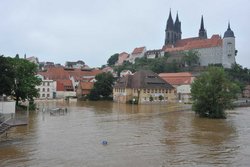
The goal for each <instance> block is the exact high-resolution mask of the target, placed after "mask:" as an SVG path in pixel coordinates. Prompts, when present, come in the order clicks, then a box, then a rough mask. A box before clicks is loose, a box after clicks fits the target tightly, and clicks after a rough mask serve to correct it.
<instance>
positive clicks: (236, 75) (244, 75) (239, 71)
mask: <svg viewBox="0 0 250 167" xmlns="http://www.w3.org/2000/svg"><path fill="white" fill-rule="evenodd" d="M226 72H227V73H228V75H229V76H230V79H231V80H233V81H235V82H236V83H237V84H238V85H239V86H240V89H241V91H243V90H244V88H245V85H247V84H250V69H247V68H243V67H242V66H241V65H239V64H236V63H235V64H234V65H232V67H231V68H230V69H226Z"/></svg>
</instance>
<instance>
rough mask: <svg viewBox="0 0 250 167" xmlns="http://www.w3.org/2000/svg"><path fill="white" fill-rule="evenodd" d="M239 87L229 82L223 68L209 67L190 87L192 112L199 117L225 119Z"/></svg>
mask: <svg viewBox="0 0 250 167" xmlns="http://www.w3.org/2000/svg"><path fill="white" fill-rule="evenodd" d="M238 91H239V87H238V86H237V85H236V84H235V83H233V82H231V81H230V80H229V78H228V76H227V75H226V73H225V72H224V69H223V68H219V67H210V68H208V71H206V72H204V73H202V74H201V75H200V76H199V77H197V79H196V80H195V81H194V83H193V84H192V85H191V95H192V98H193V106H192V108H193V110H194V111H195V112H196V113H197V114H198V115H199V116H200V117H209V118H226V114H225V109H228V108H231V107H232V100H233V99H236V98H237V96H236V94H237V92H238Z"/></svg>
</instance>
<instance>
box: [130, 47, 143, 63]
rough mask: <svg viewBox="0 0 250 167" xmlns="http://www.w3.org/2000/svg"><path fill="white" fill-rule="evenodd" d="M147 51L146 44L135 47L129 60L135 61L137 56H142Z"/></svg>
mask: <svg viewBox="0 0 250 167" xmlns="http://www.w3.org/2000/svg"><path fill="white" fill-rule="evenodd" d="M146 51H147V50H146V47H145V46H144V47H139V48H135V49H134V50H133V52H132V53H131V54H130V55H129V57H128V59H127V60H128V61H129V62H130V63H135V59H136V58H142V57H143V56H144V54H145V52H146Z"/></svg>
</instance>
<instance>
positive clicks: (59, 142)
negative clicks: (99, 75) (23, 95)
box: [0, 102, 250, 167]
mask: <svg viewBox="0 0 250 167" xmlns="http://www.w3.org/2000/svg"><path fill="white" fill-rule="evenodd" d="M62 106H67V108H68V113H67V114H65V115H62V114H61V115H50V113H49V112H48V111H45V112H42V108H46V109H47V108H48V109H52V108H55V107H62ZM39 107H40V111H39V112H33V113H30V122H29V125H28V126H22V127H15V128H12V129H11V130H10V131H9V133H8V137H7V138H5V137H2V138H1V140H0V166H1V167H30V166H31V167H33V166H34V167H82V166H90V167H96V166H104V167H106V166H108V167H163V166H180V167H185V166H233V167H235V166H249V163H250V108H237V109H235V110H234V111H230V112H229V114H228V119H226V120H211V119H201V118H198V117H196V116H195V114H194V113H193V112H191V111H190V110H188V109H185V108H186V107H187V106H179V107H176V106H174V105H143V106H132V105H126V104H118V103H112V102H81V103H72V104H64V103H60V102H40V103H39ZM103 141H107V142H108V144H107V145H103V144H102V142H103Z"/></svg>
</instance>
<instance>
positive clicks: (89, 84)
mask: <svg viewBox="0 0 250 167" xmlns="http://www.w3.org/2000/svg"><path fill="white" fill-rule="evenodd" d="M80 85H81V89H82V90H91V89H92V88H93V86H94V82H81V84H80Z"/></svg>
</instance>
